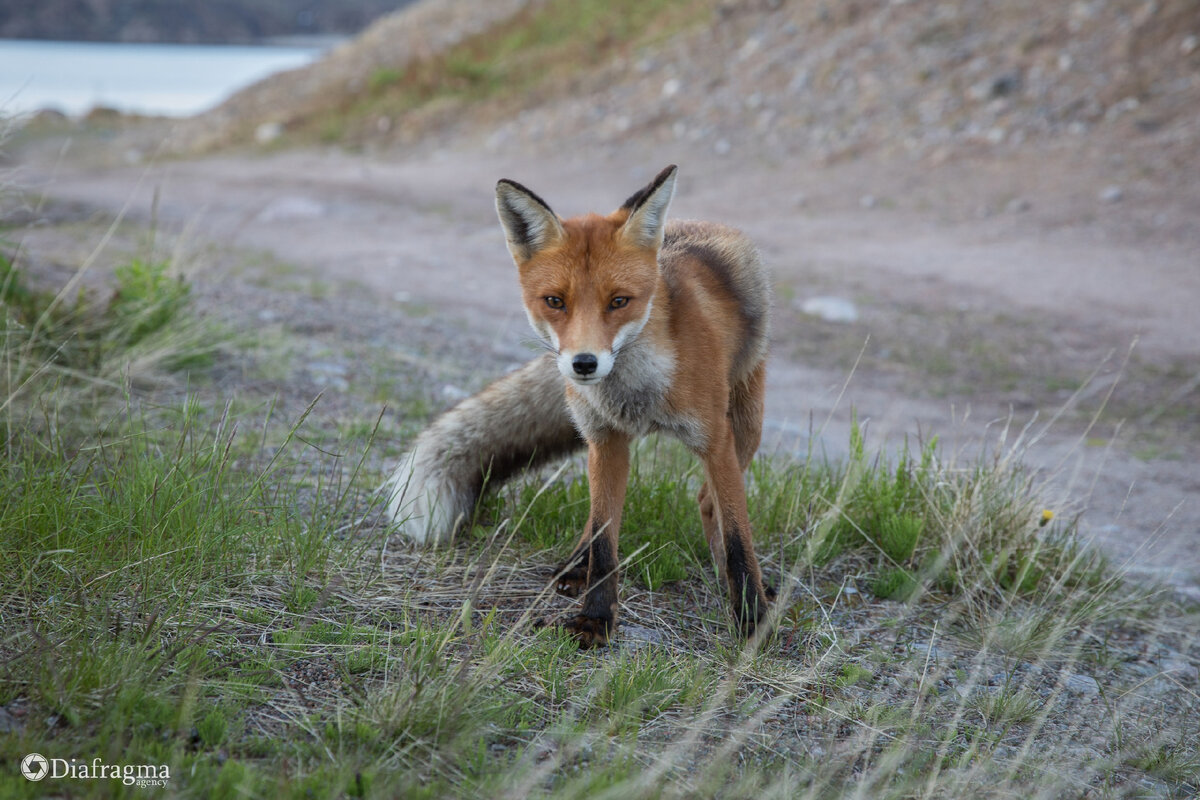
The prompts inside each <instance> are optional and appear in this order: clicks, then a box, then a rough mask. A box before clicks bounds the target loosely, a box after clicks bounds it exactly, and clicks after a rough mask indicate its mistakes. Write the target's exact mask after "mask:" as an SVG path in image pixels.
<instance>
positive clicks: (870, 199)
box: [858, 194, 879, 209]
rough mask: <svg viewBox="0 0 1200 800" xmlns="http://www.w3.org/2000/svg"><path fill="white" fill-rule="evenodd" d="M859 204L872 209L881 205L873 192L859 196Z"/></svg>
mask: <svg viewBox="0 0 1200 800" xmlns="http://www.w3.org/2000/svg"><path fill="white" fill-rule="evenodd" d="M858 204H859V205H860V206H862V207H863V208H867V209H870V208H874V207H875V206H877V205H879V199H878V198H876V197H875V195H873V194H864V195H863V196H862V197H860V198H858Z"/></svg>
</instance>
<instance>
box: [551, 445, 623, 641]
mask: <svg viewBox="0 0 1200 800" xmlns="http://www.w3.org/2000/svg"><path fill="white" fill-rule="evenodd" d="M628 482H629V437H627V436H625V435H623V434H618V433H607V434H606V435H604V436H603V437H594V438H590V439H589V441H588V487H589V489H590V491H591V513H590V514H589V515H588V522H587V527H586V528H584V531H583V537H582V538H581V539H580V542H579V545H578V546H577V547H576V548H575V552H574V553H573V554H572V556H571V559H569V560H568V561H567V563H566V569H565V570H564V571H561V573H560V575H559V576H557V588H558V589H559V591H562V592H563V593H564V594H570V595H572V596H575V595H576V594H582V595H583V608H582V609H581V611H580V613H578V614H576V615H574V616H571V617H568V618H567V619H565V620H563V621H562V623H561V624H562V627H563V628H565V629H566V630H568V631H570V632H571V634H572V635H573V636H574V637H575V638H576V639H578V640H579V644H580V646H581V647H602V646H603V645H605V644H607V643H608V640H609V637H610V636H611V635H612V634H613V633H614V632H615V631H616V627H617V586H618V575H617V534H618V532H619V531H620V528H621V511H622V508H623V507H624V505H625V488H626V485H627V484H628ZM581 573H582V575H581ZM580 577H582V578H583V580H582V581H580V580H579V579H580ZM580 584H582V585H580ZM571 589H574V591H571Z"/></svg>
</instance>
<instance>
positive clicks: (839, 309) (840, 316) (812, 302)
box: [800, 297, 858, 322]
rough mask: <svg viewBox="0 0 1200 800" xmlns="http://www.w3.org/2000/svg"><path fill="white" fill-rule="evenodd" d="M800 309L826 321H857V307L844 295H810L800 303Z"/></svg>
mask: <svg viewBox="0 0 1200 800" xmlns="http://www.w3.org/2000/svg"><path fill="white" fill-rule="evenodd" d="M800 310H801V311H803V312H804V313H805V314H808V315H809V316H813V317H818V318H820V319H823V320H825V321H826V322H857V321H858V307H857V306H855V305H854V303H853V302H851V301H850V300H847V299H846V298H844V297H810V298H809V299H807V300H805V301H804V302H803V303H802V304H801V305H800Z"/></svg>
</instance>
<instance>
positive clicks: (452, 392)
mask: <svg viewBox="0 0 1200 800" xmlns="http://www.w3.org/2000/svg"><path fill="white" fill-rule="evenodd" d="M470 396H471V394H470V392H468V391H467V390H466V389H461V388H459V387H458V386H455V385H453V384H450V383H447V384H446V385H445V386H443V387H442V397H444V398H446V399H447V400H450V401H452V402H458V401H459V400H464V399H466V398H467V397H470Z"/></svg>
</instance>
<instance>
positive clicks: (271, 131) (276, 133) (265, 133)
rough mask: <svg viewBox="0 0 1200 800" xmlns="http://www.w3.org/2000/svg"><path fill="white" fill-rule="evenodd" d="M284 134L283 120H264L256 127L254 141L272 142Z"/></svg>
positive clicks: (261, 142) (260, 142)
mask: <svg viewBox="0 0 1200 800" xmlns="http://www.w3.org/2000/svg"><path fill="white" fill-rule="evenodd" d="M280 136H283V123H282V122H264V123H263V124H261V125H259V126H258V127H257V128H255V129H254V141H256V142H258V143H259V144H270V143H271V142H274V141H276V140H277V139H279V137H280Z"/></svg>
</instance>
